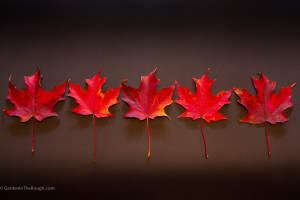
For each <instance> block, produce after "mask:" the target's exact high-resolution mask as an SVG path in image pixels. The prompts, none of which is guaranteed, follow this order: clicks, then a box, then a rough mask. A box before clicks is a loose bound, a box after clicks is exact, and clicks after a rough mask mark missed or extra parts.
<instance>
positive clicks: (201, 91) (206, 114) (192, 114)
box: [175, 72, 233, 123]
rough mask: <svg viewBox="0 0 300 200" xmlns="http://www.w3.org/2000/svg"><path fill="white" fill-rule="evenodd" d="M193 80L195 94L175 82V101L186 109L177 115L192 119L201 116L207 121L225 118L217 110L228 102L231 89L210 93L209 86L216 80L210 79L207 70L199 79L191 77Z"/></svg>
mask: <svg viewBox="0 0 300 200" xmlns="http://www.w3.org/2000/svg"><path fill="white" fill-rule="evenodd" d="M193 80H194V82H195V84H196V92H195V94H192V92H191V91H190V90H189V89H188V88H187V87H186V88H183V87H181V86H180V85H179V84H178V83H177V82H176V85H177V88H178V90H177V92H178V96H179V98H178V99H177V100H176V101H175V102H176V103H178V104H180V105H182V106H183V107H184V108H185V109H186V111H185V112H184V113H183V114H182V115H180V116H179V117H186V118H192V119H193V120H196V119H198V118H203V119H204V120H205V121H206V122H207V123H210V121H219V120H221V119H227V117H225V116H224V115H223V114H221V113H219V112H218V110H219V109H221V107H222V106H223V105H225V104H229V103H230V102H229V100H228V99H229V97H230V96H231V93H232V91H233V90H230V91H223V90H222V91H221V92H219V93H218V94H217V95H216V96H214V95H213V94H212V93H211V86H212V84H213V83H214V82H215V81H216V80H210V79H209V77H208V74H207V72H206V74H205V75H204V76H202V77H201V78H200V79H196V78H193Z"/></svg>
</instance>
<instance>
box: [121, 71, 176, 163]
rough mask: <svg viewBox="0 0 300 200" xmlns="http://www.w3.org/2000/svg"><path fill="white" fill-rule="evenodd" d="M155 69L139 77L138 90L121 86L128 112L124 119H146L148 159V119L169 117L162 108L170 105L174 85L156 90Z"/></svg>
mask: <svg viewBox="0 0 300 200" xmlns="http://www.w3.org/2000/svg"><path fill="white" fill-rule="evenodd" d="M155 72H156V69H155V70H154V71H153V72H151V73H150V74H149V75H148V76H142V77H141V85H140V87H139V88H138V89H135V88H132V87H130V86H127V85H125V84H124V83H123V84H122V90H123V98H122V100H123V101H125V102H126V103H127V104H128V105H129V106H130V109H129V111H128V112H127V113H126V114H125V116H124V117H125V118H131V117H134V118H138V119H139V120H140V121H141V120H144V119H147V132H148V143H149V146H148V158H149V157H150V135H149V125H148V119H149V118H150V119H154V118H155V117H158V116H166V117H169V116H168V115H167V114H166V113H165V111H164V108H165V107H166V106H168V105H170V104H172V102H173V101H172V99H171V98H172V96H173V91H174V88H175V85H172V86H171V87H167V88H163V89H162V90H161V91H157V90H156V86H157V85H158V83H159V79H156V78H155Z"/></svg>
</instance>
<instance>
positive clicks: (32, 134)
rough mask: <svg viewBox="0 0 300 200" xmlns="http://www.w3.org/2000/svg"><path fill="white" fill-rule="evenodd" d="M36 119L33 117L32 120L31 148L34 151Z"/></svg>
mask: <svg viewBox="0 0 300 200" xmlns="http://www.w3.org/2000/svg"><path fill="white" fill-rule="evenodd" d="M34 121H35V118H34V117H33V121H32V148H31V152H32V153H33V152H34Z"/></svg>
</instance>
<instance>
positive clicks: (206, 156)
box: [201, 117, 208, 158]
mask: <svg viewBox="0 0 300 200" xmlns="http://www.w3.org/2000/svg"><path fill="white" fill-rule="evenodd" d="M202 121H203V120H202V117H201V132H202V136H203V140H204V146H205V158H208V155H207V148H206V140H205V136H204V132H203V122H202Z"/></svg>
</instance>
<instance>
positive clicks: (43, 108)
mask: <svg viewBox="0 0 300 200" xmlns="http://www.w3.org/2000/svg"><path fill="white" fill-rule="evenodd" d="M41 77H42V76H41V75H39V70H38V71H37V72H36V73H35V74H34V75H32V76H25V77H24V78H25V83H26V85H27V89H26V90H25V91H23V90H19V89H17V88H16V87H15V86H14V85H13V84H12V83H11V82H10V80H9V89H8V91H9V94H8V96H7V97H6V98H7V99H9V100H10V101H11V102H12V103H13V104H14V105H15V106H14V107H13V108H12V109H9V110H4V113H6V114H7V115H9V116H18V117H20V118H21V122H26V121H28V120H29V119H30V118H31V117H33V123H34V119H37V120H38V121H42V120H43V119H45V118H47V117H50V116H56V117H58V115H57V113H56V112H55V111H54V109H53V107H54V105H55V104H56V103H57V102H58V101H61V100H64V97H63V95H64V93H65V88H66V85H67V81H66V82H65V83H63V84H62V85H60V86H55V88H54V89H53V90H51V91H50V92H46V91H45V90H43V89H42V88H41ZM33 125H34V124H33ZM33 135H34V126H33ZM32 151H34V142H33V145H32Z"/></svg>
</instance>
